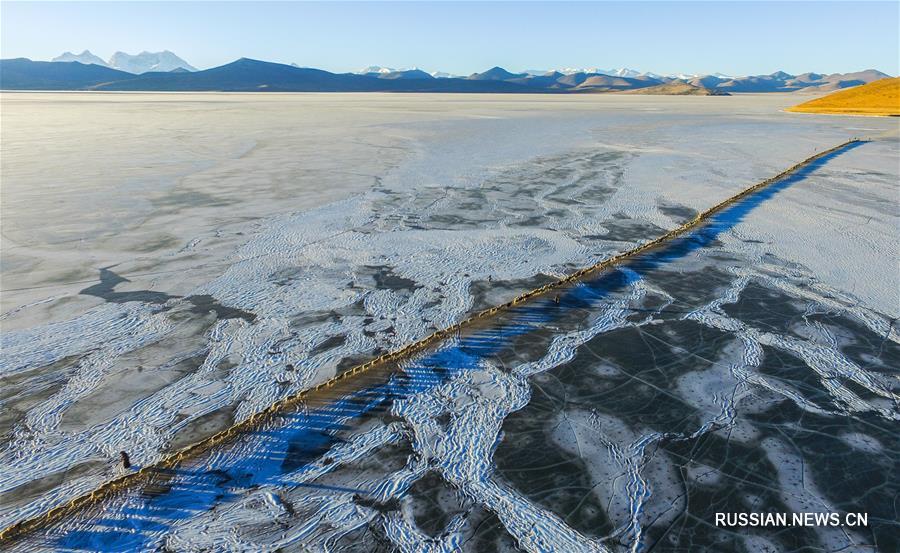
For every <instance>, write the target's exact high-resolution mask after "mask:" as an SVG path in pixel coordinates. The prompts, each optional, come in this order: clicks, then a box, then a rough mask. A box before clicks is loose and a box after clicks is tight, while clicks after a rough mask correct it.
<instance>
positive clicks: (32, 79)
mask: <svg viewBox="0 0 900 553" xmlns="http://www.w3.org/2000/svg"><path fill="white" fill-rule="evenodd" d="M885 77H887V75H885V74H884V73H881V72H880V71H876V70H873V69H870V70H866V71H860V72H857V73H846V74H832V75H823V74H816V73H804V74H802V75H797V76H795V75H790V74H788V73H785V72H783V71H779V72H776V73H773V74H771V75H756V76H750V77H736V78H722V77H717V76H705V77H698V78H694V79H690V80H688V79H674V78H670V77H655V76H654V77H651V76H647V75H640V76H636V77H617V76H610V75H606V74H600V73H585V72H579V73H570V74H563V73H560V72H551V73H546V74H543V75H534V74H530V73H511V72H509V71H507V70H505V69H503V68H502V67H493V68H491V69H489V70H487V71H485V72H483V73H474V74H472V75H470V76H468V77H464V78H441V79H435V78H434V77H432V76H431V75H430V74H428V73H425V72H424V71H420V70H418V69H411V70H405V71H394V72H390V73H367V74H356V73H331V72H328V71H323V70H321V69H313V68H308V67H297V66H294V65H285V64H281V63H271V62H265V61H259V60H253V59H248V58H241V59H239V60H237V61H234V62H231V63H228V64H225V65H222V66H219V67H213V68H211V69H206V70H203V71H195V72H190V71H177V70H176V71H155V72H149V73H143V74H140V75H135V74H132V73H126V72H124V71H119V70H116V69H111V68H109V67H103V66H100V65H95V64H84V63H80V62H77V61H72V62H40V61H31V60H28V59H25V58H18V59H6V60H0V88H2V89H4V90H98V91H135V92H137V91H173V92H175V91H178V92H189V91H191V92H204V91H209V92H212V91H221V92H470V93H474V92H479V93H497V92H505V93H571V92H608V91H622V90H637V89H641V88H647V87H658V86H660V85H663V84H667V83H683V82H687V83H688V84H691V85H693V86H695V87H700V88H704V89H709V90H711V91H720V92H790V91H795V90H806V89H811V90H834V89H839V88H846V87H849V86H856V85H858V84H864V83H868V82H872V81H875V80H878V79H881V78H885ZM660 90H666V89H665V88H663V89H660Z"/></svg>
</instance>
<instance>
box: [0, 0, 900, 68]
mask: <svg viewBox="0 0 900 553" xmlns="http://www.w3.org/2000/svg"><path fill="white" fill-rule="evenodd" d="M898 19H900V2H896V1H887V2H814V1H806V2H735V1H728V2H678V1H667V2H573V3H569V2H491V3H488V2H432V3H425V2H394V3H385V2H353V3H351V2H321V3H307V2H265V3H264V2H141V3H130V2H92V3H81V2H59V3H56V2H6V1H4V2H2V3H0V31H2V38H0V55H2V57H3V58H11V57H28V58H31V59H36V60H48V59H50V58H52V57H54V56H56V55H58V54H60V53H62V52H63V51H65V50H70V51H74V52H80V51H81V50H84V49H89V50H91V51H92V52H93V53H95V54H97V55H99V56H100V57H102V58H104V59H107V58H108V57H109V56H110V55H111V54H112V53H113V52H114V51H116V50H123V51H125V52H129V53H137V52H139V51H141V50H150V51H158V50H163V49H168V50H172V51H173V52H175V53H177V54H178V55H180V56H181V57H183V58H185V59H186V60H187V61H188V62H189V63H191V64H193V65H195V66H197V67H199V68H207V67H213V66H216V65H221V64H223V63H227V62H229V61H233V60H235V59H237V58H240V57H250V58H257V59H264V60H268V61H276V62H283V63H291V62H295V63H297V64H299V65H303V66H311V67H319V68H323V69H327V70H330V71H352V70H356V69H359V68H361V67H364V66H367V65H385V66H390V67H412V66H418V67H421V68H423V69H427V70H441V71H448V72H451V73H458V74H469V73H472V72H474V71H482V70H484V69H487V68H489V67H491V66H494V65H500V66H503V67H506V68H508V69H511V70H523V69H547V68H557V67H601V68H612V67H630V68H634V69H638V70H642V71H654V72H657V73H676V72H686V73H712V72H716V71H719V72H722V73H727V74H737V75H747V74H761V73H771V72H773V71H776V70H785V71H788V72H790V73H800V72H805V71H815V72H824V73H832V72H847V71H857V70H861V69H868V68H876V69H880V70H882V71H885V72H887V73H890V74H892V75H896V74H897V73H898V71H900V68H898V64H900V62H898V58H900V43H898V40H900V39H898V34H900V31H898Z"/></svg>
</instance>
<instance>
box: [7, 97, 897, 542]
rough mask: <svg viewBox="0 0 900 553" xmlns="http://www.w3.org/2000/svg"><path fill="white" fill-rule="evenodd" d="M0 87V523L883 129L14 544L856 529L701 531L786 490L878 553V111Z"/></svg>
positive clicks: (885, 279)
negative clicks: (687, 230) (847, 518)
mask: <svg viewBox="0 0 900 553" xmlns="http://www.w3.org/2000/svg"><path fill="white" fill-rule="evenodd" d="M2 101H3V104H4V105H3V107H4V125H3V141H2V142H3V146H2V147H3V159H4V165H3V180H4V195H3V202H2V209H3V218H4V236H3V240H4V244H3V245H4V256H3V267H2V270H3V291H4V293H3V309H4V314H3V315H2V317H3V319H2V323H3V326H4V332H3V338H2V342H3V343H2V345H3V356H2V359H0V379H2V380H0V386H2V392H0V393H2V396H0V401H2V402H3V415H2V418H0V424H2V429H3V430H2V431H3V432H4V435H5V443H4V444H3V446H2V449H0V464H2V470H0V490H2V496H0V497H2V501H0V503H2V507H0V523H2V524H4V525H5V524H8V523H11V522H14V521H16V520H20V519H22V518H24V517H27V516H31V515H34V514H36V513H38V512H41V511H43V510H45V509H47V508H48V507H50V506H52V505H56V504H59V503H61V502H63V501H64V500H66V499H67V498H70V497H74V496H75V495H78V494H80V493H83V492H85V491H87V490H90V489H92V488H93V487H94V486H96V485H97V484H99V483H100V482H102V481H104V480H106V479H108V478H110V477H112V476H114V475H115V474H116V473H117V470H119V469H117V468H116V467H115V465H114V461H115V459H116V458H117V454H118V452H119V451H120V450H127V451H128V452H129V454H130V455H131V458H132V460H133V461H134V462H135V464H136V465H138V466H143V465H147V464H150V463H152V462H153V461H154V460H156V459H158V458H159V457H160V456H161V455H162V454H163V453H164V452H166V451H169V450H171V449H172V448H174V447H176V446H179V445H184V444H186V443H191V442H192V441H195V440H197V439H199V438H200V437H202V436H204V435H208V434H210V433H212V432H214V431H216V430H219V429H221V428H223V427H225V426H227V425H228V424H231V423H232V422H233V421H236V420H242V419H245V418H247V417H249V416H250V415H252V414H253V413H255V412H257V411H259V410H261V409H263V408H264V407H266V406H267V405H269V404H270V403H272V402H273V401H275V400H277V399H279V398H282V397H285V396H286V395H289V394H292V393H295V392H298V391H300V390H303V389H306V388H308V387H310V386H311V385H313V384H315V383H317V382H321V381H323V380H324V379H326V378H328V377H330V376H331V375H333V374H335V373H336V372H339V371H340V370H342V369H344V368H346V367H348V366H350V365H351V364H353V363H354V362H355V361H358V360H360V359H365V358H367V357H369V356H372V355H377V354H378V353H379V352H382V351H385V350H388V349H392V348H395V347H398V346H400V345H402V344H405V343H408V342H410V341H412V340H415V339H417V338H419V337H421V336H423V335H425V334H427V333H429V332H430V331H431V330H432V329H433V328H434V327H442V326H446V325H448V324H451V323H453V322H454V321H456V320H459V319H460V318H461V317H464V316H465V315H466V314H467V313H469V312H471V311H473V310H475V309H478V308H480V307H483V306H484V305H486V304H494V303H500V302H502V301H506V300H507V299H509V298H511V297H513V296H514V295H516V294H517V293H519V292H521V291H523V290H525V289H528V288H531V287H534V286H536V285H539V284H542V283H543V282H546V281H547V280H548V279H549V278H550V277H552V276H558V275H561V274H564V273H565V272H566V271H568V270H571V269H572V268H573V267H576V266H583V265H587V264H589V263H593V262H596V261H598V260H600V259H603V258H605V257H607V256H609V255H611V254H613V253H614V252H617V251H621V250H623V249H626V248H628V247H630V246H631V245H633V244H636V243H638V242H640V241H642V240H646V239H648V238H652V237H655V236H656V235H658V234H661V233H662V232H664V231H665V229H669V228H673V227H674V226H676V225H678V224H679V223H680V222H682V221H684V220H686V219H688V218H690V217H693V215H694V214H695V213H696V212H698V211H700V210H703V209H705V208H706V207H708V206H709V205H711V204H713V203H716V202H717V201H719V200H720V199H722V198H724V197H726V196H728V195H730V194H732V193H734V192H736V191H737V190H740V189H742V188H743V187H745V186H747V185H749V184H752V183H754V182H756V181H758V180H760V179H762V178H766V177H768V176H770V175H772V174H774V173H777V172H779V171H781V170H782V169H783V168H785V167H787V166H789V165H791V164H792V163H794V162H796V161H797V160H799V159H802V158H804V157H807V156H808V155H810V154H811V153H813V152H814V151H815V150H816V149H819V150H821V149H823V148H826V147H830V146H832V145H833V144H835V143H837V142H841V141H843V140H845V139H846V138H847V137H848V136H853V135H860V134H865V135H870V136H873V137H876V138H878V140H876V141H874V142H870V143H866V144H864V145H862V146H859V147H856V148H852V149H848V150H847V151H844V152H842V153H840V154H839V155H835V156H832V157H831V158H829V159H827V160H825V161H823V163H820V164H817V165H816V166H815V167H812V168H810V170H808V171H805V172H804V173H803V174H801V175H798V176H797V177H796V178H793V179H790V180H789V181H786V182H785V183H783V184H781V185H779V186H777V187H774V188H773V189H772V190H770V191H768V192H766V193H765V194H761V195H758V196H757V197H755V198H753V199H751V200H748V201H747V202H744V203H742V204H741V205H738V206H735V208H734V209H732V210H729V211H728V212H727V213H725V214H723V215H722V216H721V217H717V218H716V220H714V221H713V222H711V224H710V225H709V226H708V227H706V230H704V231H702V232H698V233H696V234H695V235H693V236H691V237H688V238H686V239H684V240H680V241H678V242H677V243H675V244H672V245H670V246H669V247H667V248H665V249H663V250H661V251H658V252H654V253H652V254H649V255H646V256H644V257H643V258H641V259H639V260H635V261H634V262H633V263H629V264H628V265H627V266H625V267H623V268H621V269H620V270H617V271H614V272H612V273H609V274H606V275H600V276H598V277H597V278H596V279H594V280H593V281H591V282H587V283H585V284H583V285H580V286H577V287H574V288H571V289H569V290H567V291H565V292H564V293H562V297H561V301H560V302H559V304H556V303H555V302H553V301H552V299H551V298H546V299H544V300H540V301H539V302H536V303H535V304H534V305H528V306H524V307H523V308H522V309H521V310H517V311H515V312H513V313H510V314H507V315H505V316H504V317H502V318H501V319H500V320H498V321H496V322H495V323H492V325H491V326H489V327H487V328H480V329H476V330H475V331H473V332H472V333H470V334H465V335H462V336H460V337H459V338H458V339H456V340H451V341H450V342H449V343H446V344H443V345H441V346H440V347H439V348H438V349H437V351H434V352H429V353H427V354H425V355H424V356H423V357H422V358H420V359H417V360H413V361H411V362H410V363H407V364H405V365H404V366H403V367H402V369H401V370H398V372H397V373H396V374H394V375H383V379H382V380H378V379H377V378H376V379H375V380H369V381H364V382H361V383H360V384H359V390H358V393H357V394H355V395H354V394H350V395H348V396H347V397H346V398H343V399H341V398H338V399H335V400H334V402H333V403H327V404H322V405H310V406H308V409H309V410H308V411H305V412H300V413H298V414H297V415H296V416H291V417H285V418H284V419H280V420H279V421H277V422H276V423H273V426H272V427H271V428H267V429H266V431H264V432H259V433H254V434H253V435H249V436H247V437H246V438H245V439H243V440H241V441H239V442H238V443H235V444H232V445H231V446H229V447H228V448H223V449H222V450H217V451H214V452H211V453H210V454H209V455H205V456H201V457H200V458H197V459H195V460H193V461H191V462H190V463H188V464H187V465H186V466H184V467H181V468H180V469H179V470H178V471H177V472H176V473H175V474H174V475H172V476H171V478H168V477H167V478H168V479H167V480H166V481H165V485H164V486H162V488H159V489H157V488H152V489H149V491H148V489H144V490H143V491H141V490H134V491H133V492H129V493H127V494H124V495H122V496H121V497H118V496H117V497H115V498H112V499H111V500H110V501H109V502H108V503H107V504H105V505H104V506H103V511H95V510H87V511H85V512H84V513H82V514H80V515H79V516H78V517H74V518H72V519H68V520H66V521H64V522H61V523H60V524H59V525H55V526H53V527H52V528H50V529H49V530H48V532H47V533H46V535H44V536H43V537H42V538H41V539H40V540H38V541H37V542H35V541H31V542H22V544H23V545H24V546H27V547H29V548H31V549H40V548H41V547H45V548H47V549H52V550H59V549H85V548H87V549H102V550H116V549H119V550H122V549H126V550H127V549H129V548H134V547H136V546H140V547H146V548H150V547H168V548H169V549H173V550H203V549H206V550H248V549H253V550H275V549H278V548H284V549H289V550H290V549H298V548H301V547H302V548H306V549H320V550H326V549H327V550H375V549H378V548H380V547H388V548H397V549H400V550H410V551H412V550H431V551H453V550H458V549H471V550H504V549H508V550H513V549H516V548H518V549H524V550H529V551H547V550H557V551H575V550H595V551H608V550H633V551H641V550H645V549H646V548H648V547H651V546H652V547H654V548H655V549H656V550H666V548H671V550H684V549H688V548H697V549H699V548H703V547H707V548H711V549H713V550H735V551H741V550H747V549H750V550H755V548H757V547H759V548H762V547H771V548H777V549H780V550H792V549H797V548H799V547H801V546H803V545H808V544H816V545H818V546H819V547H821V548H823V549H825V550H834V549H838V548H842V547H851V548H863V547H868V546H869V545H871V543H870V542H871V541H872V539H873V538H872V537H871V536H870V535H869V534H865V535H862V534H858V533H854V532H844V531H833V530H832V529H822V530H821V531H819V529H802V530H796V531H785V532H781V533H779V534H778V535H775V536H773V535H772V534H765V533H762V532H759V531H747V532H743V533H740V534H739V535H737V534H733V533H732V532H726V531H721V530H716V529H710V524H711V520H712V515H711V513H713V512H715V511H717V510H718V511H722V510H727V511H730V512H733V511H739V510H747V509H753V510H763V509H774V510H779V509H781V510H790V509H801V508H802V509H806V508H810V509H812V508H822V509H825V508H828V509H835V510H851V511H864V512H869V513H870V516H872V517H873V520H875V521H876V522H875V523H874V525H873V527H872V529H871V534H872V535H874V536H875V538H874V539H876V540H877V541H878V543H879V544H880V545H881V547H882V548H887V549H885V550H890V548H891V547H892V544H893V545H896V544H897V540H896V535H897V533H896V529H897V527H896V523H895V522H892V520H893V519H892V515H891V512H890V509H889V508H888V507H886V506H887V505H889V504H890V499H889V498H890V497H891V496H892V494H896V490H897V482H896V474H897V472H896V470H894V469H893V468H892V467H893V464H892V463H893V461H892V458H893V457H895V455H894V453H895V452H896V451H897V450H898V449H900V445H898V444H897V432H896V424H897V418H898V416H900V415H898V403H900V401H898V400H900V397H898V394H900V391H898V381H897V374H896V367H897V366H898V364H900V350H898V348H900V346H898V343H900V335H898V331H897V329H896V327H895V324H894V318H895V317H897V316H898V315H900V312H898V309H900V301H898V296H897V290H898V281H897V279H898V274H897V271H896V258H897V253H898V252H897V244H898V240H897V228H898V227H897V223H898V212H897V203H896V194H897V182H898V174H897V158H898V155H900V152H898V142H897V139H896V122H892V121H887V120H871V121H870V120H866V126H867V129H864V130H861V129H859V128H858V127H859V121H858V120H857V119H853V118H828V117H819V116H811V117H801V116H795V115H789V114H785V113H781V112H779V111H778V109H779V108H780V107H783V106H784V105H788V104H789V103H790V102H791V100H790V98H789V97H784V96H780V95H769V96H759V97H755V96H749V97H730V98H638V97H618V98H612V97H602V96H592V97H580V98H566V99H559V98H555V97H530V98H524V97H514V98H510V97H504V96H488V97H484V96H465V97H463V96H450V97H446V96H439V95H427V96H416V95H408V96H407V95H366V96H353V95H346V96H335V95H271V96H270V95H266V96H264V97H262V96H246V95H103V96H97V95H75V94H72V95H32V94H14V95H13V94H4V95H3V97H2ZM150 111H152V112H153V114H154V115H153V116H152V117H155V118H156V119H155V120H154V121H151V120H150V119H149V118H150V117H151V116H149V115H148V113H149V112H150ZM58 121H64V122H67V125H65V126H64V127H63V128H64V129H65V130H56V129H58V128H59V127H57V126H56V125H55V123H56V122H58ZM138 121H140V123H139V124H138ZM129 122H130V123H131V124H132V126H131V127H129V126H128V124H127V123H129ZM74 132H80V133H81V135H83V136H84V139H79V140H75V139H73V137H72V135H71V134H68V133H74ZM885 132H887V135H886V136H882V135H883V134H884V133H885ZM54 133H61V134H54ZM891 133H893V134H891ZM38 143H41V144H44V145H45V147H43V148H42V149H41V150H38V149H37V148H36V147H35V144H38ZM38 152H40V155H38ZM75 160H78V163H77V164H75V163H74V161H75ZM56 202H62V203H56ZM58 206H63V207H58ZM379 378H381V377H379ZM800 464H802V465H803V468H798V467H799V465H800ZM863 467H865V468H864V469H863ZM798 482H810V483H815V485H812V484H811V485H809V486H808V487H803V486H802V485H798ZM869 489H871V491H870V492H864V491H863V490H869ZM101 513H102V515H101ZM101 521H102V524H101Z"/></svg>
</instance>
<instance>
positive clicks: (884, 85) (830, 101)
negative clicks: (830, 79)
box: [787, 77, 900, 116]
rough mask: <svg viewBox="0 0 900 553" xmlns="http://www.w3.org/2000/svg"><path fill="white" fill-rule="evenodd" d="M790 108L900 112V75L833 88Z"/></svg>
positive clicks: (895, 114)
mask: <svg viewBox="0 0 900 553" xmlns="http://www.w3.org/2000/svg"><path fill="white" fill-rule="evenodd" d="M787 111H798V112H804V113H831V114H844V115H894V116H900V77H895V78H891V79H881V80H880V81H875V82H872V83H869V84H864V85H862V86H855V87H853V88H848V89H845V90H839V91H837V92H832V93H831V94H829V95H827V96H822V97H821V98H816V99H815V100H810V101H808V102H804V103H802V104H799V105H796V106H793V107H789V108H787Z"/></svg>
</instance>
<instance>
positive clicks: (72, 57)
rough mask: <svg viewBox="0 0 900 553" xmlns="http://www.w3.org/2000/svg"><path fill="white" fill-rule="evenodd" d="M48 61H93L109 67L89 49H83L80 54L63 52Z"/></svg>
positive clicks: (86, 62) (85, 62)
mask: <svg viewBox="0 0 900 553" xmlns="http://www.w3.org/2000/svg"><path fill="white" fill-rule="evenodd" d="M50 61H77V62H80V63H84V64H89V63H93V64H94V65H100V66H103V67H109V66H108V65H106V62H105V61H103V60H102V59H100V58H99V57H97V56H95V55H94V54H92V53H91V51H90V50H85V51H83V52H82V53H80V54H73V53H72V52H64V53H62V54H61V55H59V56H56V57H55V58H53V59H52V60H50Z"/></svg>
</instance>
